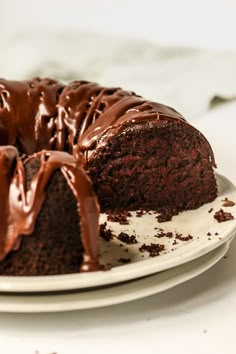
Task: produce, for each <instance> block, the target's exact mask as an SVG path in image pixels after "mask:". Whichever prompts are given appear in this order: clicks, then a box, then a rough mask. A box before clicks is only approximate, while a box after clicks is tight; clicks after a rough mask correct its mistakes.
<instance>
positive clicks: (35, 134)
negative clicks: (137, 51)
mask: <svg viewBox="0 0 236 354" xmlns="http://www.w3.org/2000/svg"><path fill="white" fill-rule="evenodd" d="M0 102H1V104H0V143H1V145H15V146H17V147H18V148H19V150H20V152H22V153H26V154H31V153H34V152H36V151H40V150H41V149H47V150H54V149H57V150H59V151H68V152H70V153H73V155H74V156H75V157H76V158H78V156H79V155H80V151H81V152H82V153H83V155H84V157H85V161H86V162H87V161H88V160H89V159H90V158H91V156H92V155H93V153H94V152H95V151H96V149H98V148H99V147H100V145H101V144H104V143H106V141H107V140H108V139H109V138H110V137H111V136H112V135H114V134H116V133H117V132H120V131H121V130H122V129H124V128H126V127H127V126H129V125H134V124H139V123H142V122H146V121H150V122H153V123H154V124H157V125H158V124H162V123H163V122H167V123H168V122H172V123H176V124H185V125H188V126H189V128H190V129H192V130H195V131H197V133H198V134H199V135H200V136H201V137H202V138H203V139H204V140H205V141H206V143H207V146H208V149H209V159H210V160H211V163H212V165H213V166H216V165H215V160H214V155H213V152H212V149H211V147H210V145H209V143H208V141H207V140H206V138H205V137H204V136H203V135H202V134H201V133H200V132H199V131H198V130H196V129H195V128H194V127H192V126H191V125H190V124H188V123H187V122H186V121H185V119H184V118H183V117H182V116H181V115H180V114H179V113H178V112H176V111H175V110H174V109H173V108H170V107H167V106H165V105H162V104H160V103H155V102H150V101H147V100H145V99H144V98H142V97H140V96H138V95H136V94H135V93H134V92H130V91H124V90H122V89H120V88H115V87H111V88H105V87H102V86H100V85H98V84H96V83H91V82H87V81H73V82H71V83H70V84H68V85H66V86H64V85H63V84H60V83H58V82H57V81H55V80H52V79H39V78H35V79H33V80H31V81H21V82H18V81H7V80H3V79H1V80H0Z"/></svg>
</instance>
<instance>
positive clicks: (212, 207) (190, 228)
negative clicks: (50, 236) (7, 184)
mask: <svg viewBox="0 0 236 354" xmlns="http://www.w3.org/2000/svg"><path fill="white" fill-rule="evenodd" d="M217 181H218V188H219V195H218V197H217V199H216V200H214V201H213V202H212V203H209V204H206V205H204V206H202V207H201V208H199V209H197V210H191V211H187V212H183V213H181V214H179V215H177V216H175V217H173V219H172V220H171V221H169V222H164V223H158V221H157V214H155V213H152V212H150V213H142V212H141V213H136V212H133V213H132V216H129V217H128V221H129V223H128V224H127V225H126V224H125V225H120V224H119V223H117V222H108V221H107V220H106V219H107V216H106V215H101V223H103V222H105V221H107V226H106V228H108V229H111V230H112V234H113V235H114V236H113V238H112V239H111V240H109V241H105V240H102V243H101V255H100V256H101V261H102V263H103V264H106V265H108V266H110V267H111V269H110V270H107V271H99V272H94V273H87V274H85V273H83V274H73V275H59V276H46V277H6V276H2V277H0V311H2V312H53V311H68V310H76V309H88V308H95V307H100V306H107V305H112V304H118V303H122V302H126V301H131V300H134V299H139V298H142V297H145V296H148V295H152V294H155V293H159V292H161V291H164V290H166V289H169V288H171V287H173V286H175V285H177V284H180V283H182V282H184V281H186V280H188V279H191V278H193V277H195V276H196V275H198V274H200V273H202V272H204V271H205V270H207V269H208V268H210V267H211V266H213V265H214V264H215V263H216V262H217V261H219V260H220V259H221V258H222V257H223V256H224V254H225V253H226V251H227V250H228V247H229V245H230V242H231V240H232V238H233V237H234V234H235V231H236V205H233V206H230V207H226V206H223V204H225V203H224V201H225V198H227V199H228V200H231V201H234V202H236V189H235V187H234V186H233V184H232V183H231V182H230V181H229V180H227V179H226V178H225V177H223V176H221V175H217ZM220 209H223V210H224V211H225V212H227V213H231V214H232V215H233V216H234V219H232V220H228V221H226V222H221V223H218V222H217V220H216V219H215V218H214V215H215V213H216V212H217V211H219V210H220ZM122 232H123V233H125V234H128V235H129V236H131V235H132V236H133V237H132V240H133V241H134V240H136V241H137V242H136V243H127V242H124V241H126V239H125V238H124V239H123V241H121V239H119V238H117V235H119V234H120V233H122ZM123 236H124V234H123ZM129 239H130V238H129ZM151 244H153V245H152V247H151V248H149V247H146V246H150V245H151ZM143 245H145V246H143ZM142 246H143V247H142ZM153 253H154V254H153ZM158 253H159V255H157V254H158ZM153 255H155V257H151V256H153Z"/></svg>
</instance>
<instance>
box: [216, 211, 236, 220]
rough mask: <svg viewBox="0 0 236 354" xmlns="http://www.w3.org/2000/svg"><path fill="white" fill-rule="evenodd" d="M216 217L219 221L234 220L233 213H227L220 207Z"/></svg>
mask: <svg viewBox="0 0 236 354" xmlns="http://www.w3.org/2000/svg"><path fill="white" fill-rule="evenodd" d="M214 218H215V219H216V220H217V221H218V222H224V221H228V220H233V219H234V216H233V215H232V214H231V213H226V212H225V211H224V210H223V209H220V210H218V211H217V212H215V214H214Z"/></svg>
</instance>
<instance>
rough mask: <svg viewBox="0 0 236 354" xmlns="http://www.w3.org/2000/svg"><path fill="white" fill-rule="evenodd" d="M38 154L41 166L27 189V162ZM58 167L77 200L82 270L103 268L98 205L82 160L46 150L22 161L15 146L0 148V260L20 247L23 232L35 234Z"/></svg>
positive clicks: (63, 153)
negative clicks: (49, 185) (82, 255)
mask: <svg viewBox="0 0 236 354" xmlns="http://www.w3.org/2000/svg"><path fill="white" fill-rule="evenodd" d="M37 156H38V157H40V163H41V165H40V169H39V171H38V173H37V174H36V175H35V176H34V178H33V179H32V181H31V183H30V187H29V188H28V189H26V175H25V169H24V164H26V163H27V162H28V160H29V159H32V158H35V157H37ZM58 169H60V170H61V172H62V174H63V175H64V177H65V179H66V181H67V183H68V185H69V186H70V188H71V190H72V192H73V194H74V197H75V199H76V201H77V209H78V213H79V219H80V227H81V232H80V237H81V239H82V244H83V247H84V258H83V263H82V265H81V271H93V270H98V269H100V268H101V267H100V265H99V263H98V240H99V227H98V219H99V206H98V203H97V198H96V197H95V194H94V192H93V189H92V183H91V181H90V179H89V178H88V177H87V175H86V173H85V171H84V170H83V168H82V167H81V165H80V163H79V162H78V161H77V160H76V159H75V158H74V157H73V156H72V155H70V154H68V153H65V152H59V151H46V150H42V151H41V152H39V153H36V154H35V155H33V156H31V157H29V158H28V159H27V160H25V161H24V162H22V160H21V159H20V158H19V156H18V152H17V150H16V148H15V147H13V146H2V147H0V185H1V188H0V197H1V203H0V213H1V214H0V215H1V218H0V260H2V259H4V258H5V256H6V255H7V254H8V253H9V252H10V251H11V250H17V249H18V248H19V244H20V238H21V235H30V234H32V232H33V230H34V226H35V222H36V219H37V216H38V214H39V212H40V210H41V208H42V205H43V202H44V200H45V198H46V187H47V185H48V183H49V181H50V178H51V177H52V175H53V173H54V172H55V170H58ZM78 232H79V230H78ZM78 237H79V235H78Z"/></svg>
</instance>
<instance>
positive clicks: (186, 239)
mask: <svg viewBox="0 0 236 354" xmlns="http://www.w3.org/2000/svg"><path fill="white" fill-rule="evenodd" d="M175 238H176V239H177V240H180V241H189V240H192V239H193V236H192V235H190V234H188V236H183V235H182V234H178V233H177V234H176V236H175Z"/></svg>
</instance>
